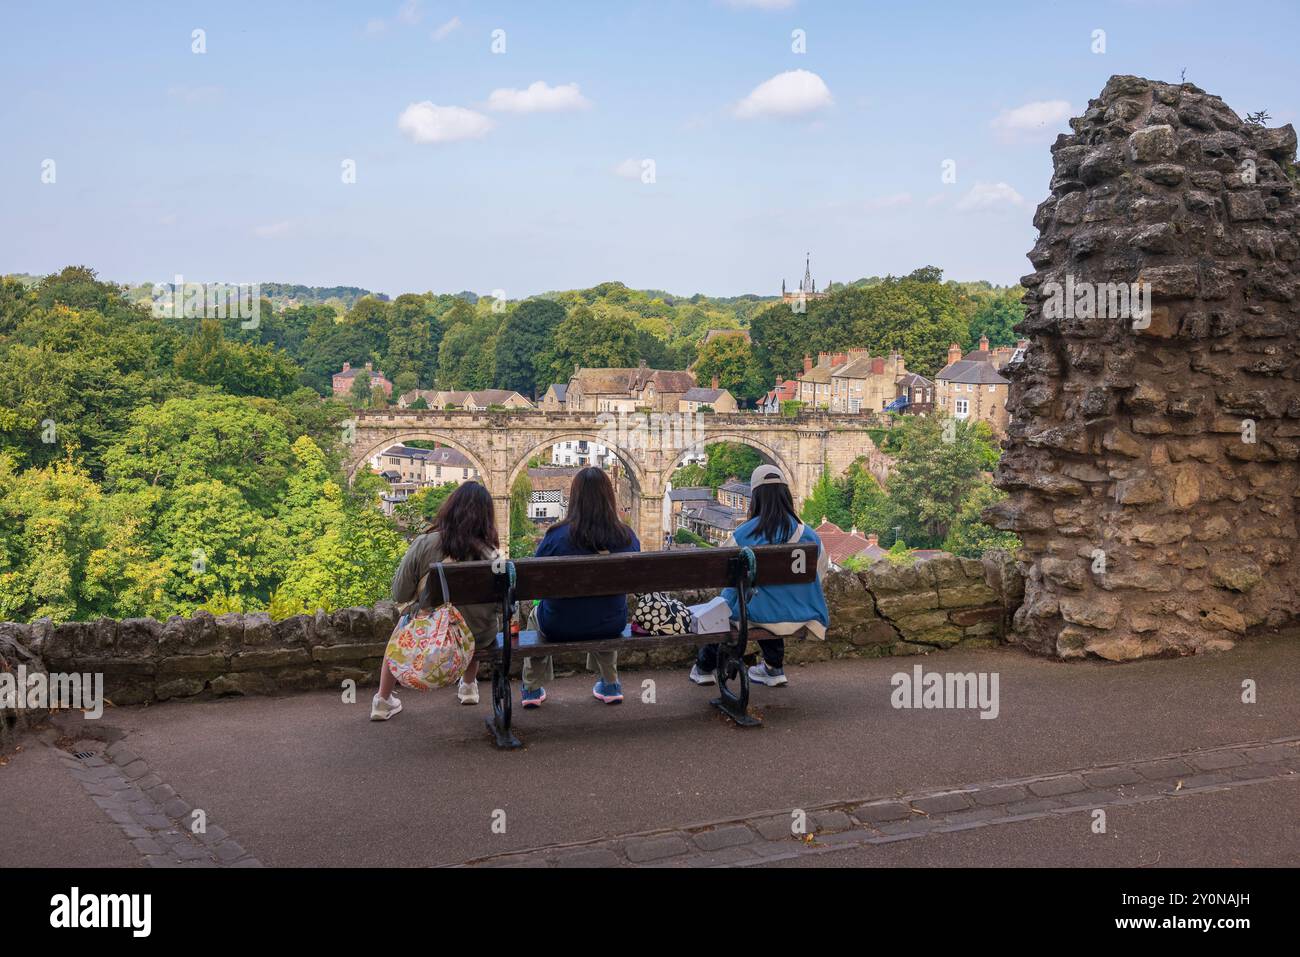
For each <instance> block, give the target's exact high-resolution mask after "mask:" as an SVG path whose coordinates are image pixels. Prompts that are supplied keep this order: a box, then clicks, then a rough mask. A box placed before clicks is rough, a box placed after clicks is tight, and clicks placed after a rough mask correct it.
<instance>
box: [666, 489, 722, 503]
mask: <svg viewBox="0 0 1300 957" xmlns="http://www.w3.org/2000/svg"><path fill="white" fill-rule="evenodd" d="M668 498H669V500H671V501H674V502H710V501H712V500H713V489H711V488H709V487H708V486H707V485H687V486H685V487H684V488H675V489H673V490H671V491H670V492H669V493H668Z"/></svg>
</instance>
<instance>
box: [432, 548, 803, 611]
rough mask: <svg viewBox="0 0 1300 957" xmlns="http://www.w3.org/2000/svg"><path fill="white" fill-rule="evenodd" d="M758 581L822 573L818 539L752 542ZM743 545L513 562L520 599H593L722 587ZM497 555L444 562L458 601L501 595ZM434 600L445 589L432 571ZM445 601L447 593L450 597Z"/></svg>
mask: <svg viewBox="0 0 1300 957" xmlns="http://www.w3.org/2000/svg"><path fill="white" fill-rule="evenodd" d="M753 552H754V558H755V561H756V574H755V577H754V585H755V587H758V586H762V585H794V584H801V583H805V582H811V581H814V580H815V579H816V578H817V546H816V545H812V544H795V545H761V546H759V547H757V548H754V549H753ZM740 553H741V549H739V548H699V549H674V550H670V551H664V552H631V553H624V554H617V555H575V556H564V557H554V558H520V559H516V560H515V561H514V566H515V598H516V599H519V600H530V599H534V598H589V597H595V596H597V595H626V594H629V593H632V592H638V593H640V592H650V591H681V590H685V589H694V588H722V587H725V586H727V585H731V584H733V583H734V582H733V572H732V568H733V565H732V562H733V561H734V560H735V559H736V558H738V557H739V555H740ZM492 564H493V563H492V562H453V563H451V564H445V565H443V566H442V567H443V571H444V574H445V575H446V577H447V591H448V592H449V593H450V600H451V601H452V602H453V603H454V604H465V605H472V604H480V603H485V602H491V601H500V600H501V598H502V597H503V591H504V588H505V579H504V577H503V576H499V575H496V574H494V573H493V571H492ZM430 581H431V583H432V588H433V594H434V597H435V600H439V597H440V596H442V589H441V587H440V586H439V583H438V576H437V574H436V573H435V574H434V575H431V576H430ZM441 600H446V598H445V596H444V597H442V598H441Z"/></svg>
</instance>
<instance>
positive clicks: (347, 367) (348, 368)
mask: <svg viewBox="0 0 1300 957" xmlns="http://www.w3.org/2000/svg"><path fill="white" fill-rule="evenodd" d="M343 371H344V372H351V371H352V363H351V362H345V363H343Z"/></svg>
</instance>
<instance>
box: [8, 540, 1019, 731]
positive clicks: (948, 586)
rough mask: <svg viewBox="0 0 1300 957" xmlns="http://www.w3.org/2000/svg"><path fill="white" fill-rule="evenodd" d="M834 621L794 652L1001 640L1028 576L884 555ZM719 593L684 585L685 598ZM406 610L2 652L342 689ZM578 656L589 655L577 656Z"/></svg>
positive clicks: (20, 646) (183, 621) (96, 633)
mask: <svg viewBox="0 0 1300 957" xmlns="http://www.w3.org/2000/svg"><path fill="white" fill-rule="evenodd" d="M825 589H826V598H827V603H828V605H829V606H830V611H831V627H830V629H829V631H828V633H827V640H826V641H824V642H819V641H806V642H797V643H791V645H790V646H789V647H788V652H787V654H788V657H789V659H790V660H791V661H792V662H803V661H818V660H824V659H829V658H844V657H879V656H884V655H910V654H919V653H924V652H928V651H933V650H936V649H940V648H949V647H952V646H953V645H957V644H964V645H967V646H970V645H989V644H994V643H996V642H999V641H1001V640H1003V638H1004V637H1005V634H1006V629H1007V627H1008V624H1009V622H1010V617H1011V614H1012V613H1013V612H1014V610H1015V607H1016V605H1018V604H1019V601H1020V597H1021V594H1022V584H1021V581H1020V579H1019V577H1018V576H1017V575H1016V573H1015V570H1014V563H1013V562H1012V561H1011V560H1010V558H1009V557H1008V556H1007V555H1006V554H1005V553H1001V552H990V553H989V554H988V555H986V556H985V557H984V558H983V559H982V560H979V559H970V558H956V557H953V556H944V557H940V558H936V559H932V560H930V561H928V562H924V563H921V564H918V565H914V566H911V567H895V566H891V565H889V564H888V563H887V562H880V563H878V564H877V565H876V566H874V567H873V568H871V569H870V570H868V571H865V572H861V573H856V574H855V573H852V572H836V573H834V574H831V575H828V576H827V578H826V581H825ZM710 594H716V592H697V593H691V594H682V595H680V597H681V598H682V599H683V600H686V601H688V602H692V603H694V602H696V601H703V600H705V599H707V597H709V595H710ZM396 620H397V608H396V606H394V605H393V603H392V602H380V603H379V604H377V605H375V606H374V607H373V608H347V609H343V610H341V611H336V612H333V613H325V612H318V613H317V614H315V615H298V616H295V617H293V618H287V619H285V620H284V621H278V622H273V621H271V619H270V618H269V617H268V616H267V615H265V614H229V615H220V616H215V617H214V616H213V615H210V614H207V613H205V612H199V613H198V614H196V615H194V616H193V617H192V618H181V617H173V618H170V619H168V620H167V621H165V622H159V621H155V620H153V619H152V618H130V619H127V620H125V621H113V620H111V619H107V618H104V619H100V620H98V621H90V622H67V623H65V624H61V625H55V624H52V623H51V622H50V621H49V620H48V619H42V620H40V621H36V622H33V623H31V624H25V625H23V624H12V623H6V624H4V625H0V628H2V629H3V630H2V631H0V641H3V642H4V644H3V648H4V649H8V650H6V651H5V659H6V660H8V659H9V658H12V659H13V661H14V663H15V665H16V663H17V662H18V661H19V660H20V659H19V656H20V655H25V656H27V657H26V658H24V659H22V660H24V661H26V662H27V663H28V670H29V671H30V670H32V668H33V665H32V662H35V661H37V660H38V659H39V660H42V661H43V662H44V666H45V667H46V668H48V669H49V670H50V671H51V672H79V673H102V674H103V675H104V691H105V697H107V698H108V699H109V700H110V701H111V702H112V703H114V704H117V705H125V704H141V703H144V702H151V701H166V700H169V699H174V698H190V697H196V696H205V697H210V696H216V695H232V694H234V695H239V694H269V693H273V692H280V691H293V690H301V689H307V688H338V687H339V686H340V685H341V683H342V682H343V681H344V680H346V679H352V680H354V681H356V682H357V684H358V685H369V684H374V683H375V682H376V681H377V680H378V675H379V665H380V662H381V659H382V657H383V653H384V648H385V645H386V644H387V641H388V636H389V634H390V633H391V632H392V630H393V626H394V624H395V623H396ZM691 656H692V652H691V651H690V649H687V648H673V649H663V650H659V651H653V652H635V651H629V652H627V653H625V654H624V655H622V661H621V663H622V665H623V666H625V667H628V668H636V667H644V666H664V665H674V664H686V663H688V662H689V661H690V660H691ZM574 663H575V664H578V663H580V662H574Z"/></svg>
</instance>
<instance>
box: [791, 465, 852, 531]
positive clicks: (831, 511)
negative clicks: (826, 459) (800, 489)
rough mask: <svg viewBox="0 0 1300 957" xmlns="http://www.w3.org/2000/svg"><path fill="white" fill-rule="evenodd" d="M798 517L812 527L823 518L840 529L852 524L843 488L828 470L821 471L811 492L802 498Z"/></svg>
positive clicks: (818, 523)
mask: <svg viewBox="0 0 1300 957" xmlns="http://www.w3.org/2000/svg"><path fill="white" fill-rule="evenodd" d="M799 517H800V519H802V520H803V522H804V524H805V525H811V526H812V527H813V528H816V527H817V526H818V525H820V524H821V522H822V519H823V518H824V519H826V520H828V521H830V522H832V523H833V524H835V525H838V526H839V527H840V528H842V529H848V528H850V527H851V526H852V524H853V516H852V514H851V513H850V511H849V506H848V503H847V502H846V501H845V497H844V489H843V488H842V487H841V486H840V485H839V483H837V482H835V480H834V479H832V478H831V475H830V473H829V472H822V474H821V477H820V478H819V479H817V484H816V485H814V486H813V489H812V494H811V495H809V496H808V497H807V498H806V499H804V503H803V508H801V509H800V510H799Z"/></svg>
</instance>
